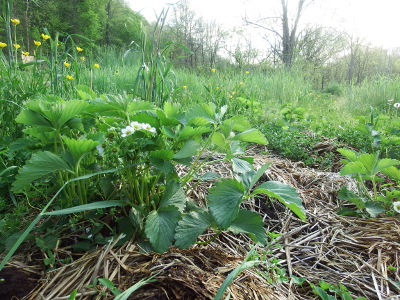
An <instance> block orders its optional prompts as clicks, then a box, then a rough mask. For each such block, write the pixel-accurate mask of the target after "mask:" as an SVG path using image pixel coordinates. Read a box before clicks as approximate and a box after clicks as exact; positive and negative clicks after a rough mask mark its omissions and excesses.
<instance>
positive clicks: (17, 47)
mask: <svg viewBox="0 0 400 300" xmlns="http://www.w3.org/2000/svg"><path fill="white" fill-rule="evenodd" d="M13 46H14V48H15V49H19V48H21V45H20V44H14V45H13Z"/></svg>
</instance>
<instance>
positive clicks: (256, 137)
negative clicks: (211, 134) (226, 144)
mask: <svg viewBox="0 0 400 300" xmlns="http://www.w3.org/2000/svg"><path fill="white" fill-rule="evenodd" d="M230 139H231V140H234V141H242V142H249V143H256V144H261V145H267V144H268V142H267V139H266V138H265V136H264V135H263V134H262V133H261V132H260V131H259V130H257V129H255V128H253V129H250V130H246V131H244V132H242V133H239V134H237V135H235V136H234V137H232V138H230Z"/></svg>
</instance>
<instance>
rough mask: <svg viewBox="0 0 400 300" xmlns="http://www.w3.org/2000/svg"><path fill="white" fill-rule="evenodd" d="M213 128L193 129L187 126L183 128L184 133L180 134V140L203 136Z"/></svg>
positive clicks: (200, 127) (201, 127)
mask: <svg viewBox="0 0 400 300" xmlns="http://www.w3.org/2000/svg"><path fill="white" fill-rule="evenodd" d="M210 131H211V128H209V127H204V126H199V127H195V128H194V127H191V126H185V127H183V129H182V131H181V132H180V133H179V140H183V139H185V138H187V137H195V136H199V135H202V134H203V133H207V132H210Z"/></svg>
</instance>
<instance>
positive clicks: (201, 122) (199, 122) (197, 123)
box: [186, 117, 210, 127]
mask: <svg viewBox="0 0 400 300" xmlns="http://www.w3.org/2000/svg"><path fill="white" fill-rule="evenodd" d="M208 124H210V121H209V120H207V119H206V118H202V117H197V118H192V119H190V120H188V122H187V123H186V125H190V126H191V125H194V127H197V126H207V125H208Z"/></svg>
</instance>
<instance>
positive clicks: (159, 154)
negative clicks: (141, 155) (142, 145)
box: [150, 150, 174, 160]
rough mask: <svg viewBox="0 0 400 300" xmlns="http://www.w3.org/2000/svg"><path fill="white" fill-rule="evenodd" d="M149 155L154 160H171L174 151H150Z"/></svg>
mask: <svg viewBox="0 0 400 300" xmlns="http://www.w3.org/2000/svg"><path fill="white" fill-rule="evenodd" d="M150 155H151V156H152V157H154V158H158V159H162V160H171V159H172V158H173V157H174V151H172V150H156V151H151V152H150Z"/></svg>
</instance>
